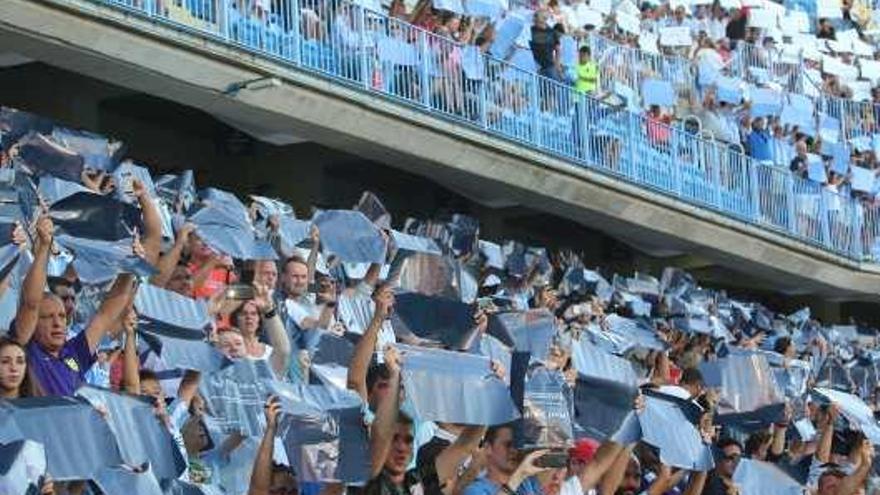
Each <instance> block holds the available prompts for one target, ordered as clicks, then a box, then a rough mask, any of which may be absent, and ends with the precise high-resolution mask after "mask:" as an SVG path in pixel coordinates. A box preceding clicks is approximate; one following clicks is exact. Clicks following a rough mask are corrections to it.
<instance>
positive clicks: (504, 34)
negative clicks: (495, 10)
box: [489, 17, 525, 58]
mask: <svg viewBox="0 0 880 495" xmlns="http://www.w3.org/2000/svg"><path fill="white" fill-rule="evenodd" d="M523 28H525V21H523V20H522V19H520V18H519V17H505V18H504V19H503V20H502V21H501V23H500V24H498V27H497V28H496V29H495V41H493V42H492V46H491V47H489V53H491V54H492V55H494V56H496V57H498V58H506V57H507V54H508V53H510V49H511V48H513V43H514V41H516V39H517V38H518V37H519V34H520V33H521V32H522V30H523Z"/></svg>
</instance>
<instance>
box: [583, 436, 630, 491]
mask: <svg viewBox="0 0 880 495" xmlns="http://www.w3.org/2000/svg"><path fill="white" fill-rule="evenodd" d="M621 451H623V445H622V444H619V443H617V442H612V441H606V442H604V443H603V444H602V445H600V446H599V448H598V449H597V450H596V455H595V456H593V459H592V460H591V461H590V463H589V464H587V467H586V468H585V469H584V472H583V474H581V476H580V482H581V486H582V487H583V490H584V493H588V492H589V491H590V490H592V489H593V488H595V487H596V486H597V485H599V481H600V480H601V479H602V477H603V476H605V473H607V472H608V470H609V469H611V466H613V465H614V461H615V460H617V457H618V456H619V455H620V452H621Z"/></svg>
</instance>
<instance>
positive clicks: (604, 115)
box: [100, 0, 878, 261]
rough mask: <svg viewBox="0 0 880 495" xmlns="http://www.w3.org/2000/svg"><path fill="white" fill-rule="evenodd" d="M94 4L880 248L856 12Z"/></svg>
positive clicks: (591, 162)
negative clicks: (200, 34) (183, 28)
mask: <svg viewBox="0 0 880 495" xmlns="http://www.w3.org/2000/svg"><path fill="white" fill-rule="evenodd" d="M100 3H104V4H109V5H115V6H119V7H121V8H124V9H125V10H126V11H127V12H132V13H136V14H141V15H145V16H148V18H149V19H151V20H154V21H160V22H168V23H171V24H173V25H174V26H181V27H185V28H187V29H191V30H195V31H197V32H200V33H202V34H207V35H210V36H213V37H216V38H218V39H221V40H223V41H225V42H229V43H233V44H235V45H237V46H239V47H242V48H245V49H247V50H252V51H254V52H255V53H259V54H261V55H263V56H268V57H271V58H273V59H276V60H279V61H283V62H287V63H292V64H293V65H294V66H296V67H299V68H303V69H306V70H308V71H311V72H315V73H318V74H320V75H323V76H326V77H329V78H331V79H332V80H334V81H336V82H341V83H343V84H347V85H351V86H354V87H357V88H359V89H362V90H366V91H369V92H372V93H377V94H381V95H384V96H387V97H390V98H392V99H393V100H394V101H397V102H400V103H403V104H405V105H408V106H413V107H416V108H420V109H424V110H427V111H429V112H430V113H431V114H432V115H436V116H444V117H446V118H449V119H451V120H454V121H456V122H459V123H462V124H466V125H470V126H477V127H478V128H481V129H483V130H484V131H486V132H488V133H490V134H492V135H495V136H500V137H504V138H507V139H510V140H513V141H515V142H518V143H521V144H524V145H527V146H530V147H533V148H535V149H538V150H541V151H543V152H546V153H550V154H552V155H555V156H559V157H563V158H565V159H567V160H568V161H570V162H571V163H572V164H573V165H575V166H578V167H584V166H586V167H589V168H591V169H594V170H599V171H602V172H604V173H608V174H611V175H613V176H615V177H618V178H621V179H624V180H626V181H629V182H632V183H635V184H638V185H640V186H645V187H647V188H649V189H651V190H654V191H661V192H663V193H666V194H669V195H670V196H673V197H675V198H676V199H680V200H683V201H685V202H688V203H691V204H694V205H697V206H699V207H703V208H709V209H711V210H713V211H718V212H721V213H723V214H725V215H727V216H729V217H731V218H734V219H736V220H738V221H743V222H746V223H749V224H752V225H756V226H759V227H761V228H765V229H769V230H772V231H774V232H777V233H783V234H785V235H789V236H791V237H793V238H795V239H798V240H800V241H803V242H805V243H807V244H809V245H812V246H818V247H821V248H823V249H825V250H827V251H829V252H831V253H834V254H836V255H841V256H844V257H847V258H849V259H852V260H857V261H872V260H873V258H874V256H875V254H877V253H876V251H877V247H878V243H877V242H876V237H877V231H878V226H877V223H878V220H877V218H878V211H877V206H876V205H875V204H874V197H875V191H874V189H875V186H874V184H875V182H876V181H875V178H876V168H875V165H874V158H873V156H874V153H873V149H874V143H875V142H876V138H875V136H876V134H875V127H876V126H875V124H874V113H875V111H874V105H873V103H872V102H871V101H870V99H871V96H870V93H871V89H870V88H871V81H873V80H875V79H874V76H873V75H872V72H871V70H872V69H871V68H872V65H871V64H872V62H873V60H871V59H872V58H873V51H871V45H870V43H868V41H870V39H871V37H872V36H873V35H874V24H873V19H872V18H871V16H870V15H868V13H870V12H871V10H870V6H868V5H865V4H863V3H861V2H856V3H853V4H850V3H847V4H845V5H844V4H839V3H837V4H835V3H834V2H830V3H828V4H827V5H826V4H823V6H822V9H821V13H822V16H820V17H819V18H818V20H817V17H816V14H815V12H812V11H811V10H810V9H806V10H807V11H806V12H805V11H804V9H803V8H802V6H798V5H794V4H793V5H790V6H788V7H786V6H782V5H779V4H776V3H773V2H769V1H761V2H757V1H752V2H747V3H745V4H743V3H741V2H738V1H733V2H724V3H723V5H721V4H719V5H717V6H714V5H713V6H709V5H702V4H700V3H699V2H698V3H697V4H696V5H681V4H667V3H661V4H651V3H646V4H644V5H640V6H636V5H634V4H633V3H632V2H631V1H625V2H618V3H617V4H614V5H612V4H611V3H610V2H601V1H600V2H593V3H592V4H587V3H584V2H575V3H572V4H566V5H562V4H559V3H558V2H556V3H552V2H551V3H550V4H548V5H546V6H543V5H542V6H540V8H536V7H538V6H536V5H517V4H510V5H504V4H502V3H494V2H488V1H472V2H466V1H462V2H438V3H430V2H427V1H423V2H420V3H418V4H416V5H407V4H406V3H405V2H393V3H392V4H391V5H381V4H377V3H347V2H344V1H339V2H325V1H315V0H302V1H295V2H294V1H277V2H232V1H221V2H214V1H213V0H212V1H202V0H190V1H187V2H182V3H177V2H129V1H122V2H116V1H107V2H100ZM819 20H821V21H823V22H821V23H820V22H818V21H819ZM633 21H635V22H633ZM820 24H821V26H822V27H819V25H820ZM814 25H815V27H814ZM832 31H833V34H832V33H831V32H832ZM831 36H834V37H839V39H836V40H829V39H828V38H829V37H831ZM533 37H534V39H533ZM584 47H587V48H588V50H587V49H582V48H584ZM868 51H871V53H870V54H869V53H868ZM823 52H824V53H823ZM851 52H858V54H859V55H858V56H855V55H856V54H853V53H851ZM817 54H818V55H821V56H819V57H817ZM817 58H818V59H819V62H818V63H817V60H816V59H817ZM579 73H580V74H581V76H579V75H578V74H579ZM579 78H580V79H582V80H579ZM231 91H235V88H233V89H231ZM850 94H852V96H854V98H845V97H844V96H849V95H850ZM866 95H867V97H866ZM866 100H868V101H866ZM643 158H645V159H643Z"/></svg>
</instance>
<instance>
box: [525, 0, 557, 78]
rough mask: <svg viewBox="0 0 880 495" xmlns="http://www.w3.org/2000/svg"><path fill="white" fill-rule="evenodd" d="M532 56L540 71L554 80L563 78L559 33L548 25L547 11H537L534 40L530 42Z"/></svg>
mask: <svg viewBox="0 0 880 495" xmlns="http://www.w3.org/2000/svg"><path fill="white" fill-rule="evenodd" d="M529 46H530V47H531V49H532V56H533V57H534V58H535V63H537V64H538V67H539V70H538V73H539V74H540V75H542V76H544V77H548V78H550V79H553V80H554V81H561V80H562V68H561V66H560V60H559V33H558V31H556V29H554V27H548V26H547V12H546V11H544V10H538V11H536V12H535V18H534V23H533V24H532V40H531V41H530V42H529Z"/></svg>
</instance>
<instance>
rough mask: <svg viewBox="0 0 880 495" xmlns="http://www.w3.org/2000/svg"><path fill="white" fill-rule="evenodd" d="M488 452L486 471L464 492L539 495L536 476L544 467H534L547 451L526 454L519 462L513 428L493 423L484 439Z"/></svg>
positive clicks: (483, 494) (495, 494)
mask: <svg viewBox="0 0 880 495" xmlns="http://www.w3.org/2000/svg"><path fill="white" fill-rule="evenodd" d="M483 449H484V450H485V451H486V472H485V474H484V475H483V476H480V477H479V478H477V479H476V480H474V482H473V483H471V484H470V485H468V486H467V487H465V489H464V491H463V492H462V495H504V494H507V495H511V494H513V493H515V494H518V495H540V494H541V491H540V487H539V486H538V483H537V481H536V479H535V478H534V476H535V475H537V474H539V473H541V472H543V471H545V470H546V469H545V468H539V467H536V466H535V461H537V460H538V458H539V457H541V455H543V454H544V453H545V452H546V451H536V452H532V453H531V454H529V455H527V456H526V457H525V458H524V459H523V460H522V462H520V463H519V464H517V462H516V459H517V450H516V448H515V447H514V445H513V427H512V426H511V425H509V424H507V425H499V426H493V427H491V428H489V430H488V431H486V437H485V438H484V439H483Z"/></svg>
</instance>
